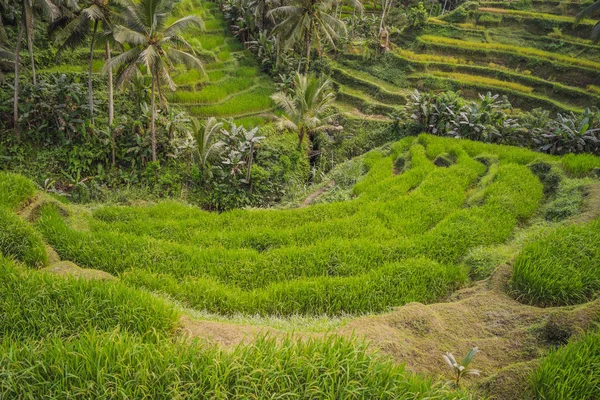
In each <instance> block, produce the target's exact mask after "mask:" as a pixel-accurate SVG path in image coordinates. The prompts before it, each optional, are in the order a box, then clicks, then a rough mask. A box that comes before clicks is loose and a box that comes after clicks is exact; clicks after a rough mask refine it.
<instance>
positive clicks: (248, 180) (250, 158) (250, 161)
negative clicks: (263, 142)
mask: <svg viewBox="0 0 600 400" xmlns="http://www.w3.org/2000/svg"><path fill="white" fill-rule="evenodd" d="M253 153H254V143H252V144H251V145H250V154H249V155H248V171H247V172H246V181H247V182H248V183H250V177H251V175H250V174H251V172H252V159H253V157H254V154H253Z"/></svg>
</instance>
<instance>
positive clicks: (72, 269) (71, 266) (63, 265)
mask: <svg viewBox="0 0 600 400" xmlns="http://www.w3.org/2000/svg"><path fill="white" fill-rule="evenodd" d="M41 271H43V272H47V273H51V274H54V275H58V276H71V277H74V278H78V279H86V280H103V281H109V280H115V279H117V278H116V277H114V276H112V275H111V274H109V273H108V272H104V271H100V270H97V269H87V268H81V267H79V266H78V265H76V264H75V263H72V262H70V261H59V262H56V263H54V264H51V265H50V266H49V267H46V268H43V269H42V270H41Z"/></svg>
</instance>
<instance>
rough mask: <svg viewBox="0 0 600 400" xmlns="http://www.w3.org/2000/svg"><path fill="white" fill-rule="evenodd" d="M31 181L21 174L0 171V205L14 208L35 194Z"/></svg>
mask: <svg viewBox="0 0 600 400" xmlns="http://www.w3.org/2000/svg"><path fill="white" fill-rule="evenodd" d="M35 192H36V189H35V185H34V184H33V182H32V181H30V180H29V179H27V178H25V177H24V176H22V175H17V174H12V173H8V172H1V171H0V207H6V208H9V209H16V208H18V207H19V206H20V205H22V204H23V203H24V202H25V201H27V200H29V199H30V198H31V197H33V195H34V194H35Z"/></svg>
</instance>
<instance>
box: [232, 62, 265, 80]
mask: <svg viewBox="0 0 600 400" xmlns="http://www.w3.org/2000/svg"><path fill="white" fill-rule="evenodd" d="M233 73H234V74H235V76H237V77H239V78H254V77H255V76H258V73H259V72H258V68H257V67H256V66H253V65H244V66H240V67H238V68H236V69H235V70H234V71H233Z"/></svg>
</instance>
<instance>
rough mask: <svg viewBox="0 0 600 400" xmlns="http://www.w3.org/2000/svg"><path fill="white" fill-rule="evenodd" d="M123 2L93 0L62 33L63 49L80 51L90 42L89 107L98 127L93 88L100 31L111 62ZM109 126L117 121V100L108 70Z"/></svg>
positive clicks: (110, 71)
mask: <svg viewBox="0 0 600 400" xmlns="http://www.w3.org/2000/svg"><path fill="white" fill-rule="evenodd" d="M119 10H120V2H119V1H118V0H91V1H89V2H88V3H87V4H86V7H85V8H82V9H80V10H78V11H77V12H76V13H75V14H74V15H73V18H72V19H71V20H70V21H69V23H68V24H67V25H66V26H65V27H64V28H62V29H61V31H60V32H59V33H58V35H57V42H59V43H60V44H61V49H62V48H66V47H76V46H79V45H81V43H82V42H84V41H86V40H87V39H88V37H89V38H90V57H89V64H88V103H89V109H90V121H91V122H92V124H93V123H94V92H93V85H92V73H93V64H94V49H95V47H96V44H97V41H98V39H99V38H98V35H97V33H98V31H99V30H100V31H101V32H102V35H101V36H100V39H103V42H104V46H105V57H106V61H107V62H108V61H110V58H111V49H110V42H111V40H110V38H111V36H112V35H111V33H112V25H113V23H115V22H116V20H117V19H118V15H119ZM108 81H109V82H108V123H109V125H112V123H113V119H114V99H113V90H112V89H113V82H112V69H109V70H108Z"/></svg>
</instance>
